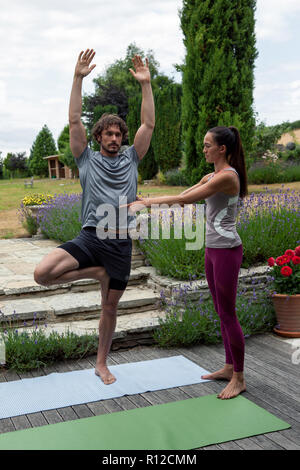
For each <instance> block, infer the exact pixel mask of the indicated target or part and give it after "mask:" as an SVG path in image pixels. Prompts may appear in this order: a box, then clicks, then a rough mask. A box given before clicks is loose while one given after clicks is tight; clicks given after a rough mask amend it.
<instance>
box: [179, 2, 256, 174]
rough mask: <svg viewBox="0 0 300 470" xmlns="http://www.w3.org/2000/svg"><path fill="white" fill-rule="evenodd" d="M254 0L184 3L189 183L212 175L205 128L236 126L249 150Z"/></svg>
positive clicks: (184, 119) (184, 114)
mask: <svg viewBox="0 0 300 470" xmlns="http://www.w3.org/2000/svg"><path fill="white" fill-rule="evenodd" d="M255 6H256V1H255V0H235V1H232V0H202V1H201V2H199V1H198V0H183V8H182V10H181V12H180V19H181V28H182V31H183V34H184V44H185V47H186V58H185V63H184V65H183V66H182V71H183V84H182V85H183V99H182V122H183V140H184V144H185V149H184V150H185V154H186V165H187V168H188V170H189V171H190V172H191V174H192V183H194V182H197V181H199V179H200V178H201V177H202V176H203V175H204V174H205V173H207V172H209V171H211V167H210V166H208V165H207V164H206V162H205V160H204V157H203V138H204V136H205V134H206V132H207V130H208V129H210V128H212V127H214V126H219V125H225V126H230V125H233V126H236V127H237V128H238V129H239V131H240V134H241V138H242V142H243V145H244V148H245V150H246V154H247V151H249V150H250V148H251V140H252V137H253V134H254V128H255V119H254V112H253V107H252V106H253V84H254V61H255V58H256V56H257V51H256V48H255V33H254V24H255V20H254V11H255Z"/></svg>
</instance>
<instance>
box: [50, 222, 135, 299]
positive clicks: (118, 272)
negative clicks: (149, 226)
mask: <svg viewBox="0 0 300 470" xmlns="http://www.w3.org/2000/svg"><path fill="white" fill-rule="evenodd" d="M58 248H62V249H64V250H65V251H67V252H68V253H70V255H72V256H73V257H74V258H75V259H76V260H77V261H78V263H79V269H83V268H88V267H91V266H103V267H104V268H105V270H106V272H107V274H108V275H109V276H110V283H109V288H110V289H116V290H125V289H126V287H127V284H128V280H129V276H130V268H131V251H132V240H131V238H129V236H128V238H126V239H125V240H124V239H119V238H116V239H115V240H113V239H109V238H107V239H105V240H101V239H99V238H98V237H97V233H96V228H95V227H85V228H83V229H82V230H81V232H80V234H79V235H78V237H76V238H74V239H73V240H70V241H68V242H66V243H63V244H62V245H59V246H58Z"/></svg>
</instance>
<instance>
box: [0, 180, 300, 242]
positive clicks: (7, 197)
mask: <svg viewBox="0 0 300 470" xmlns="http://www.w3.org/2000/svg"><path fill="white" fill-rule="evenodd" d="M28 180H29V178H20V179H13V180H0V238H14V237H26V236H28V233H27V231H26V230H25V229H24V228H23V227H22V224H21V222H20V220H19V219H18V213H17V211H18V209H19V207H20V203H21V201H22V199H23V198H24V196H28V195H30V194H35V193H43V194H45V193H48V194H59V193H64V192H66V193H79V192H81V186H80V183H79V180H78V179H76V180H68V179H59V180H56V179H49V178H44V179H39V180H35V181H34V183H33V188H30V187H29V188H28V187H27V188H25V185H24V181H28ZM266 187H268V189H272V190H274V191H279V190H280V189H282V184H281V183H280V184H271V185H249V193H252V192H257V193H260V192H262V191H264V190H265V188H266ZM284 188H290V189H291V190H293V189H294V190H297V191H300V181H299V182H293V183H286V184H285V185H284ZM185 189H186V187H182V186H153V185H139V186H138V193H140V194H141V195H142V196H145V197H147V196H163V195H165V194H179V193H180V192H182V191H184V190H185Z"/></svg>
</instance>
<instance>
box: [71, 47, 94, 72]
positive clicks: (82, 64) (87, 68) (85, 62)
mask: <svg viewBox="0 0 300 470" xmlns="http://www.w3.org/2000/svg"><path fill="white" fill-rule="evenodd" d="M95 54H96V52H95V51H94V50H93V49H87V50H86V51H85V52H84V51H81V52H80V54H79V57H78V60H77V64H76V67H75V75H76V76H79V77H86V76H87V75H88V74H89V73H91V71H92V70H93V69H94V68H95V67H96V64H94V65H90V64H91V62H92V60H93V58H94V57H95Z"/></svg>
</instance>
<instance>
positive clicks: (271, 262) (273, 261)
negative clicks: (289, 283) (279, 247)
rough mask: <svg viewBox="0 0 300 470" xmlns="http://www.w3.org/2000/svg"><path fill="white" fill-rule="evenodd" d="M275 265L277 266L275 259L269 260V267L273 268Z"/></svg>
mask: <svg viewBox="0 0 300 470" xmlns="http://www.w3.org/2000/svg"><path fill="white" fill-rule="evenodd" d="M274 264H275V259H274V258H273V257H271V258H269V259H268V265H269V266H271V267H272V266H274Z"/></svg>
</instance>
